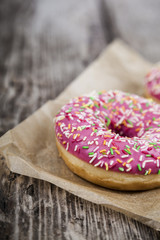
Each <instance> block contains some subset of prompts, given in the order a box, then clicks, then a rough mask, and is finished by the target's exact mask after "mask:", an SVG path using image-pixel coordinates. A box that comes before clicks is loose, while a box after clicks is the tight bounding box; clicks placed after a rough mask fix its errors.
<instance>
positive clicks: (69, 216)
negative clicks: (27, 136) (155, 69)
mask: <svg viewBox="0 0 160 240" xmlns="http://www.w3.org/2000/svg"><path fill="white" fill-rule="evenodd" d="M122 2H123V4H122V5H121V6H120V7H118V8H117V6H116V4H117V2H116V0H114V1H111V0H110V1H103V0H101V1H98V0H93V1H89V0H86V1H84V0H83V1H78V0H76V1H75V0H68V1H62V0H59V1H58V0H55V1H51V0H46V1H43V0H39V1H38V0H37V1H31V0H29V1H20V0H14V1H9V0H2V1H1V4H0V33H1V34H0V46H1V48H0V103H1V112H0V133H1V135H2V134H3V133H5V132H6V131H7V130H9V129H10V128H12V127H14V126H15V125H16V124H18V123H19V122H20V121H22V120H23V119H25V118H26V117H27V116H29V115H30V114H31V113H33V112H34V111H35V110H36V109H37V108H38V107H40V106H41V105H42V104H44V103H45V102H46V101H47V100H49V99H54V98H55V97H56V96H57V95H58V94H59V93H60V92H61V91H62V90H63V89H64V88H65V87H66V86H67V85H68V84H69V83H70V82H71V81H72V80H73V79H74V78H75V77H76V76H77V75H78V74H79V73H81V72H82V71H83V70H84V69H85V67H86V66H87V65H88V64H89V63H90V62H91V61H92V60H94V59H95V58H96V57H97V55H98V54H99V53H100V52H101V51H102V49H103V48H104V47H105V46H106V44H108V43H109V42H110V41H112V40H113V39H114V38H115V37H118V36H121V37H122V38H124V39H126V40H127V41H128V42H129V43H130V44H131V45H134V44H135V41H137V44H138V40H136V39H135V38H134V37H133V36H132V38H133V39H132V38H126V36H125V34H124V33H123V31H122V29H121V27H122V25H121V24H120V25H119V24H118V22H117V21H119V20H116V21H115V19H116V18H117V17H118V16H119V17H121V18H122V16H121V14H120V13H117V12H118V10H117V9H120V11H121V12H123V11H124V10H125V11H126V9H128V8H129V9H130V12H131V13H132V11H131V5H130V4H129V3H128V2H127V1H122ZM143 2H144V1H143ZM118 6H119V4H118ZM140 6H141V5H140ZM147 6H148V5H147ZM141 8H142V6H141ZM154 8H155V5H153V9H154ZM145 9H146V8H145ZM122 10H123V11H122ZM141 10H142V9H141ZM115 14H119V15H116V16H115ZM137 14H138V13H137ZM128 15H129V14H128ZM156 16H157V18H158V17H159V15H158V13H156ZM127 21H129V22H130V23H131V24H132V21H133V19H132V21H131V20H130V16H127ZM127 21H126V23H125V21H123V24H125V26H128V25H127V24H128V23H127ZM135 21H136V20H135ZM137 21H140V19H139V18H138V19H137ZM136 24H137V23H136ZM133 25H134V26H135V23H134V24H133ZM126 28H127V27H126ZM151 31H153V32H154V34H155V32H156V30H154V29H152V30H151ZM140 38H141V36H139V42H140ZM150 40H151V38H150ZM148 41H149V40H148ZM138 46H139V45H138ZM139 48H140V46H139ZM146 49H147V48H146ZM146 49H145V53H144V52H143V50H141V52H143V54H144V55H145V54H146V56H150V59H151V58H154V55H152V56H151V54H150V51H149V50H148V52H147V50H146ZM157 49H159V48H158V45H157ZM157 51H158V50H157ZM147 54H148V55H147ZM157 56H159V55H156V57H155V59H154V60H157ZM0 179H1V181H0V239H39V240H40V239H127V240H128V239H155V240H156V239H159V238H160V235H159V233H158V232H156V231H155V230H153V229H151V228H149V227H147V226H145V225H143V224H141V223H138V222H136V221H134V220H132V219H130V218H128V217H126V216H124V215H122V214H120V213H117V212H115V211H113V210H110V209H108V208H105V207H103V206H99V205H96V204H93V203H90V202H87V201H85V200H83V199H81V198H78V197H76V196H74V195H72V194H70V193H68V192H66V191H65V190H62V189H60V188H57V187H56V186H54V185H52V184H50V183H47V182H44V181H40V180H36V179H32V178H29V177H25V176H20V175H18V174H14V173H11V172H10V171H9V170H8V168H7V166H6V162H5V159H4V158H3V157H2V156H1V158H0Z"/></svg>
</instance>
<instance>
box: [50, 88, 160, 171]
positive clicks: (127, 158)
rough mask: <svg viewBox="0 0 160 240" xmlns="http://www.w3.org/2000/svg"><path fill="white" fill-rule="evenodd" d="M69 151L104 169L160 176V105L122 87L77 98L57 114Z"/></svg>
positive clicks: (58, 133)
mask: <svg viewBox="0 0 160 240" xmlns="http://www.w3.org/2000/svg"><path fill="white" fill-rule="evenodd" d="M55 121H56V125H55V130H56V136H57V138H58V140H59V142H60V143H61V144H62V146H63V147H64V148H65V149H66V151H69V152H71V153H72V154H73V155H75V156H77V157H78V158H79V159H81V160H83V161H86V162H88V163H89V164H92V165H93V166H95V167H100V168H103V169H104V170H106V171H117V172H124V173H129V174H142V175H149V174H160V128H159V127H160V106H159V105H158V104H156V103H154V102H152V101H150V100H146V99H144V98H141V97H138V96H136V95H132V94H126V93H123V92H120V91H109V92H105V91H102V92H100V93H99V94H97V93H93V94H91V95H90V96H82V97H78V98H74V99H73V100H72V101H71V102H70V103H68V104H66V105H65V106H64V107H62V109H61V111H60V112H59V113H58V114H57V116H56V120H55Z"/></svg>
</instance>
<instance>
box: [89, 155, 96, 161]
mask: <svg viewBox="0 0 160 240" xmlns="http://www.w3.org/2000/svg"><path fill="white" fill-rule="evenodd" d="M96 157H97V153H96V154H94V156H93V157H92V159H91V160H90V161H89V163H92V162H93V161H94V160H95V158H96Z"/></svg>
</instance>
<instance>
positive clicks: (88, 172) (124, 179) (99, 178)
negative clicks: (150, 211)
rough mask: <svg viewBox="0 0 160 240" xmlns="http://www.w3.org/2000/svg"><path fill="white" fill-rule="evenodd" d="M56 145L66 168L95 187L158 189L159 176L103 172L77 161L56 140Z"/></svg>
mask: <svg viewBox="0 0 160 240" xmlns="http://www.w3.org/2000/svg"><path fill="white" fill-rule="evenodd" d="M56 145H57V148H58V151H59V155H60V157H62V159H63V160H64V162H65V164H66V165H67V166H68V168H69V169H70V170H71V171H72V172H74V173H75V174H77V175H78V176H80V177H82V178H83V179H85V180H87V181H89V182H92V183H94V184H96V185H99V186H102V187H106V188H110V189H114V190H121V191H140V190H149V189H154V188H158V187H160V175H158V174H151V175H147V176H144V175H133V174H129V173H119V172H114V171H111V170H109V171H105V170H104V169H101V168H98V167H94V166H93V165H91V164H89V163H87V162H85V161H83V160H80V159H78V158H77V157H75V156H74V155H72V154H71V153H69V152H68V151H66V149H65V148H64V147H63V146H62V145H61V144H60V143H59V141H58V139H57V138H56Z"/></svg>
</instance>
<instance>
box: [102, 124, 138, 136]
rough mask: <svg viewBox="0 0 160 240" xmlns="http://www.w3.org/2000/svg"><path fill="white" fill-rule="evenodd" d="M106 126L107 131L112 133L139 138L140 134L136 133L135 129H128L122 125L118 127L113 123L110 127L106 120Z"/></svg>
mask: <svg viewBox="0 0 160 240" xmlns="http://www.w3.org/2000/svg"><path fill="white" fill-rule="evenodd" d="M105 125H106V129H107V130H109V129H110V130H111V131H112V132H114V133H116V134H119V135H120V136H122V137H128V138H133V137H138V133H137V132H136V131H135V128H134V127H126V126H125V125H124V124H120V125H118V126H116V122H113V121H111V123H110V124H109V126H107V121H106V120H105Z"/></svg>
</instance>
